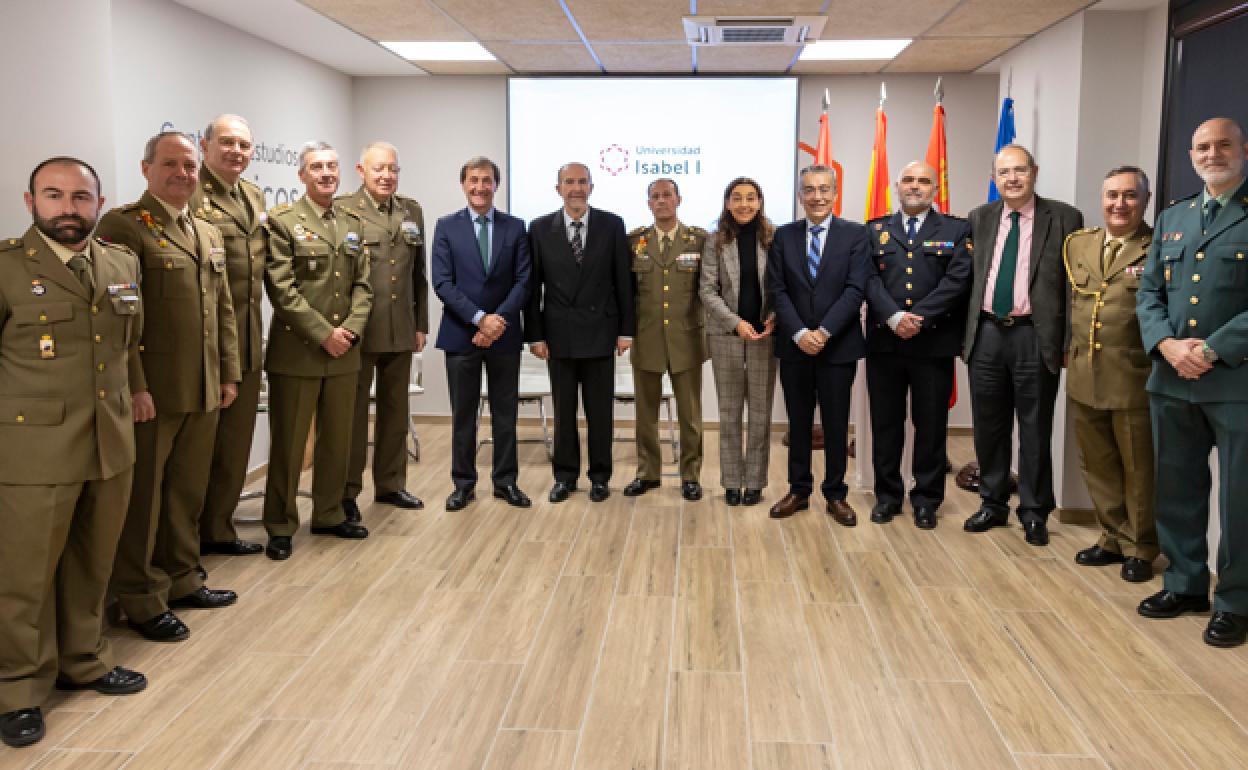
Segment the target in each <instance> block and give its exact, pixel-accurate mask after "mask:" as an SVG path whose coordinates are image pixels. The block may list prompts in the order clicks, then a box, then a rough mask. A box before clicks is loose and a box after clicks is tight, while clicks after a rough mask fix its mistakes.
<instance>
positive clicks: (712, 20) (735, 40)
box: [682, 16, 828, 46]
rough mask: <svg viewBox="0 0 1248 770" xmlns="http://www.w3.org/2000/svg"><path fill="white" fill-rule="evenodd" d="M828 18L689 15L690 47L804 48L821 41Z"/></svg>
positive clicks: (685, 18) (687, 26) (687, 20)
mask: <svg viewBox="0 0 1248 770" xmlns="http://www.w3.org/2000/svg"><path fill="white" fill-rule="evenodd" d="M827 20H828V19H827V17H826V16H686V17H684V19H683V20H682V21H683V22H684V26H685V40H686V41H688V43H689V44H690V45H699V46H701V45H716V46H723V45H804V44H805V43H807V42H809V41H813V40H818V39H819V34H820V33H821V32H823V25H824V23H825V22H827Z"/></svg>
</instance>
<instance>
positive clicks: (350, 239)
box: [342, 232, 360, 254]
mask: <svg viewBox="0 0 1248 770" xmlns="http://www.w3.org/2000/svg"><path fill="white" fill-rule="evenodd" d="M342 245H343V247H344V248H346V250H347V253H348V254H359V253H360V234H359V233H356V232H348V233H347V234H346V236H345V237H344V238H343V239H342Z"/></svg>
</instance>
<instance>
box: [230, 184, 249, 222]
mask: <svg viewBox="0 0 1248 770" xmlns="http://www.w3.org/2000/svg"><path fill="white" fill-rule="evenodd" d="M230 198H231V199H232V200H233V201H234V205H236V206H238V210H239V211H240V212H242V214H243V225H244V226H245V227H246V228H247V229H248V230H250V229H251V207H250V206H248V205H247V198H246V196H244V195H243V192H242V190H241V189H240V188H239V187H238V186H237V185H235V186H234V189H232V190H230Z"/></svg>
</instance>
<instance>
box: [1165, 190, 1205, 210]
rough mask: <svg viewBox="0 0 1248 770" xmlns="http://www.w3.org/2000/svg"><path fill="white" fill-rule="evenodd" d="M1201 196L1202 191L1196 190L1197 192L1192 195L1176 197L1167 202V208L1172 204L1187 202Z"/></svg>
mask: <svg viewBox="0 0 1248 770" xmlns="http://www.w3.org/2000/svg"><path fill="white" fill-rule="evenodd" d="M1199 196H1200V193H1198V192H1196V193H1192V194H1191V195H1187V196H1184V197H1182V198H1175V199H1174V200H1172V201H1170V202H1169V203H1167V204H1166V208H1170V207H1171V206H1177V205H1178V204H1180V203H1187V202H1188V201H1190V200H1192V199H1193V198H1197V197H1199Z"/></svg>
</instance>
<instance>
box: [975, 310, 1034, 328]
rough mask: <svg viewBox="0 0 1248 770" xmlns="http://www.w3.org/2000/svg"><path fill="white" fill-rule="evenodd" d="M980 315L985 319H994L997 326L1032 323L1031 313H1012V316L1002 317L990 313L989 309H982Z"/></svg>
mask: <svg viewBox="0 0 1248 770" xmlns="http://www.w3.org/2000/svg"><path fill="white" fill-rule="evenodd" d="M979 317H980V318H982V319H984V320H985V321H992V322H993V323H994V324H996V325H997V326H1003V327H1005V328H1007V329H1008V328H1009V327H1011V326H1030V325H1031V316H1029V315H1012V316H1006V317H1005V318H1001V317H1000V316H997V315H994V314H993V313H989V312H988V311H987V310H982V311H980V313H979Z"/></svg>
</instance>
